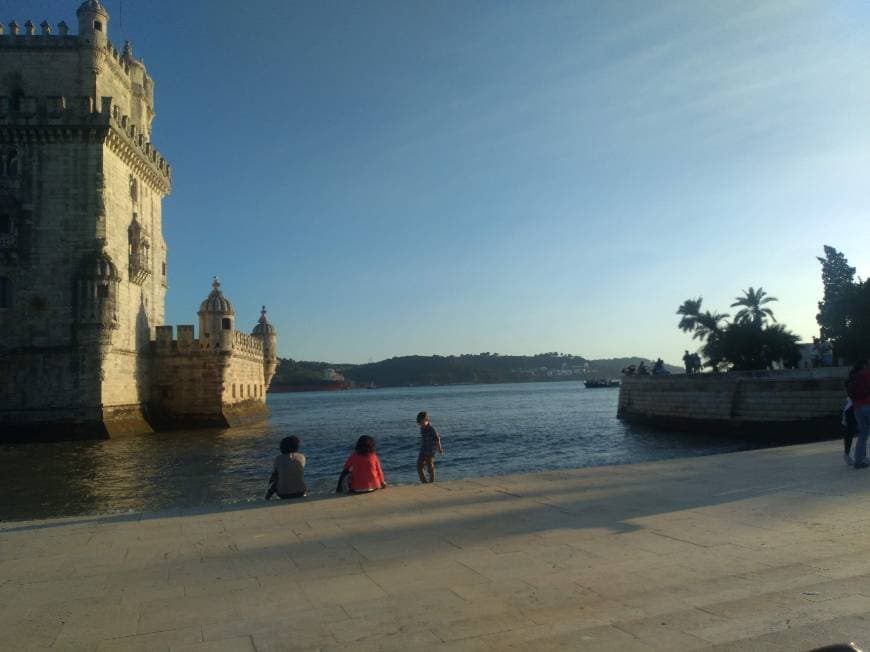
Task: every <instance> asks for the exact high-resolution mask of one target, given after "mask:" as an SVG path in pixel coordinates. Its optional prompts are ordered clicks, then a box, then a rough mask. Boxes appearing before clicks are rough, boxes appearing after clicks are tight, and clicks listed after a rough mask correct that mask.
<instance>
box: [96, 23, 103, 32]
mask: <svg viewBox="0 0 870 652" xmlns="http://www.w3.org/2000/svg"><path fill="white" fill-rule="evenodd" d="M94 31H97V32H102V31H103V23H101V22H100V21H98V20H95V21H94Z"/></svg>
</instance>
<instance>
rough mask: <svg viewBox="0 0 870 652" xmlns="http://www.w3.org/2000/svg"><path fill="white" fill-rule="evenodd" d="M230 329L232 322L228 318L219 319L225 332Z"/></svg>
mask: <svg viewBox="0 0 870 652" xmlns="http://www.w3.org/2000/svg"><path fill="white" fill-rule="evenodd" d="M232 327H233V322H232V320H231V319H230V318H229V317H224V318H223V319H221V328H223V329H224V330H225V331H228V330H230V329H231V328H232Z"/></svg>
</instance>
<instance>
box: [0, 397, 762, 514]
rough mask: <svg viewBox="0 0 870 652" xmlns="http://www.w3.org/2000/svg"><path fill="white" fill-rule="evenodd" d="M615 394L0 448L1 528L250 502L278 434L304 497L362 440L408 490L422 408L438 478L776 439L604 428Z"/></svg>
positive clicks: (361, 408)
mask: <svg viewBox="0 0 870 652" xmlns="http://www.w3.org/2000/svg"><path fill="white" fill-rule="evenodd" d="M618 392H619V390H618V389H586V388H584V387H583V385H582V383H578V382H558V383H523V384H506V385H465V386H451V387H410V388H390V389H374V390H366V389H360V390H351V391H339V392H307V393H296V394H270V395H269V397H268V401H269V406H270V408H271V410H272V417H271V418H270V419H269V421H268V422H266V423H263V424H261V425H258V426H254V427H247V428H237V429H232V430H190V431H179V432H170V433H159V434H153V435H145V436H136V437H132V436H131V437H120V438H117V439H110V440H105V441H78V442H59V443H34V444H25V445H8V446H0V520H10V519H16V520H17V519H31V518H47V517H55V516H76V515H83V514H94V513H115V512H127V511H152V510H162V509H167V508H175V507H182V508H188V507H197V506H206V505H214V504H219V503H231V502H238V501H249V500H261V499H262V496H263V493H264V492H265V488H266V482H267V479H268V476H269V473H270V470H271V465H272V460H273V458H274V456H275V455H276V454H277V453H278V442H279V441H280V440H281V438H282V437H285V436H287V435H290V434H295V435H298V436H299V437H300V438H301V440H302V447H301V452H303V453H304V454H305V455H306V457H307V459H308V465H307V467H306V470H305V475H306V481H307V484H308V486H309V491H310V493H313V494H318V493H327V492H329V491H331V490H332V489H333V488H334V486H335V480H336V478H337V477H338V474H339V472H340V471H341V466H342V464H343V462H344V460H345V459H346V457H347V455H348V454H349V453H350V451H351V450H352V448H353V444H354V442H355V441H356V439H357V437H359V436H360V435H372V436H374V437H375V438H376V440H377V445H378V454H379V455H380V458H381V463H382V465H383V467H384V472H385V474H386V476H387V480H388V482H391V483H393V484H404V483H411V482H416V481H417V474H416V455H417V446H418V441H419V430H418V428H417V426H416V424H415V422H414V419H415V417H416V414H417V412H418V411H420V410H427V411H428V412H429V414H430V417H431V420H432V424H433V425H434V426H435V427H436V428H437V429H438V431H439V432H440V433H441V436H442V439H443V442H444V452H445V455H444V456H443V457H439V458H438V460H437V472H438V478H439V479H444V480H446V479H455V478H467V477H473V476H484V475H499V474H506V473H521V472H527V471H538V470H543V469H559V468H574V467H583V466H598V465H605V464H622V463H630V462H641V461H647V460H658V459H664V458H671V457H690V456H696V455H709V454H713V453H723V452H730V451H736V450H745V449H749V448H759V447H763V446H766V445H770V444H772V443H777V442H770V441H764V440H761V439H757V438H756V439H740V438H728V437H724V436H722V435H715V436H712V435H705V434H703V433H692V434H686V433H669V432H662V431H656V430H650V429H646V428H640V427H635V426H629V425H627V424H624V423H622V422H621V421H619V420H617V419H616V404H617V397H618Z"/></svg>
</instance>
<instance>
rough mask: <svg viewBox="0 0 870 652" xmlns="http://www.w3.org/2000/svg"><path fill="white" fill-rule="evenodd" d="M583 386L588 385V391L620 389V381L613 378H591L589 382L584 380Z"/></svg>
mask: <svg viewBox="0 0 870 652" xmlns="http://www.w3.org/2000/svg"><path fill="white" fill-rule="evenodd" d="M583 384H584V385H586V389H600V388H601V387H619V381H618V380H614V379H612V378H610V379H608V378H590V379H589V380H584V381H583Z"/></svg>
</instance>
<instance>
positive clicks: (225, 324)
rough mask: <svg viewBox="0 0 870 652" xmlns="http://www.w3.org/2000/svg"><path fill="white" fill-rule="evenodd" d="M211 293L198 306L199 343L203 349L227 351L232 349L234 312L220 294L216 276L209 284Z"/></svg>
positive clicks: (228, 302) (219, 285) (222, 294)
mask: <svg viewBox="0 0 870 652" xmlns="http://www.w3.org/2000/svg"><path fill="white" fill-rule="evenodd" d="M211 287H212V291H211V292H210V293H209V295H208V296H207V297H206V299H205V301H203V302H202V303H201V304H200V305H199V312H197V314H198V315H199V342H200V346H201V347H202V348H204V349H215V348H219V349H222V350H224V351H228V350H230V349H232V347H233V331H234V330H235V321H236V311H235V310H234V309H233V304H231V303H230V301H229V299H227V298H226V297H225V296H224V293H223V292H221V290H220V287H221V284H220V281H218V279H217V276H215V277H214V281H212V284H211Z"/></svg>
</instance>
